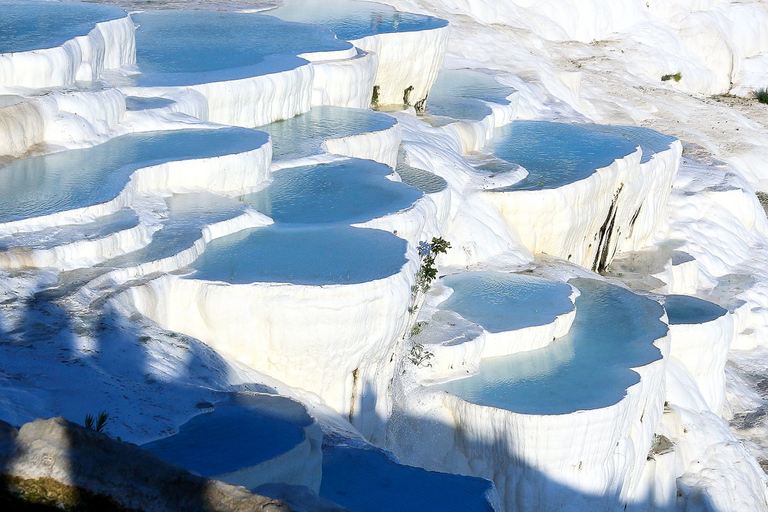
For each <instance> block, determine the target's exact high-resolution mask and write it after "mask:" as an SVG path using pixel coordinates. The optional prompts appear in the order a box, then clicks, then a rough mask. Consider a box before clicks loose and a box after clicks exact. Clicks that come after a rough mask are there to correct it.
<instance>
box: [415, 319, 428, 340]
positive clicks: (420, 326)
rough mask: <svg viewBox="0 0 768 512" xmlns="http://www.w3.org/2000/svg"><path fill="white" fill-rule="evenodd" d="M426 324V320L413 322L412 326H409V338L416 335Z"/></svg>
mask: <svg viewBox="0 0 768 512" xmlns="http://www.w3.org/2000/svg"><path fill="white" fill-rule="evenodd" d="M426 326H427V322H416V323H415V324H413V327H411V338H413V337H414V336H418V335H419V334H420V333H421V331H422V330H423V329H424V328H425V327H426Z"/></svg>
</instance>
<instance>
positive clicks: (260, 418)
mask: <svg viewBox="0 0 768 512" xmlns="http://www.w3.org/2000/svg"><path fill="white" fill-rule="evenodd" d="M311 422H312V418H311V417H310V416H309V415H308V414H307V413H306V411H305V410H304V408H303V407H301V406H300V405H298V404H297V403H296V402H294V401H292V400H289V399H287V398H284V397H280V396H275V395H246V394H239V395H235V396H233V397H231V398H230V400H229V401H226V402H220V403H217V404H216V409H215V410H214V411H213V412H210V413H206V414H200V415H198V416H195V417H194V418H192V419H191V420H189V421H188V422H187V423H185V424H184V425H182V426H181V428H179V433H178V434H175V435H172V436H168V437H165V438H163V439H159V440H157V441H153V442H151V443H147V444H144V445H142V446H141V447H142V448H143V449H144V450H148V451H150V452H152V453H154V454H155V455H157V456H159V457H160V458H161V459H163V460H165V461H166V462H170V463H171V464H175V465H177V466H179V467H182V468H184V469H187V470H190V471H194V472H196V473H199V474H200V475H202V476H204V477H212V476H215V475H221V474H224V473H229V472H232V471H235V470H237V469H241V468H244V467H249V466H253V465H256V464H259V463H261V462H264V461H266V460H269V459H272V458H274V457H277V456H278V455H281V454H283V453H285V452H287V451H289V450H291V449H293V448H294V447H295V446H296V445H298V444H299V443H301V442H302V441H303V440H304V438H305V435H304V430H303V429H302V427H304V426H306V425H309V424H310V423H311Z"/></svg>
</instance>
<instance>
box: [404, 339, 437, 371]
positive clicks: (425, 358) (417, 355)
mask: <svg viewBox="0 0 768 512" xmlns="http://www.w3.org/2000/svg"><path fill="white" fill-rule="evenodd" d="M433 357H434V354H433V353H432V352H430V351H429V350H427V349H425V348H424V345H422V344H421V343H419V342H418V341H414V342H413V345H412V346H411V354H410V355H409V356H408V359H410V360H411V362H412V363H413V364H415V365H416V366H432V363H430V362H429V360H430V359H432V358H433Z"/></svg>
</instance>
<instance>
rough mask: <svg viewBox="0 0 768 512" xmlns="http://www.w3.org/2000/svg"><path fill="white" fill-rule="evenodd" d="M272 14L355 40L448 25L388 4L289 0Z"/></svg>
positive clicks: (337, 0)
mask: <svg viewBox="0 0 768 512" xmlns="http://www.w3.org/2000/svg"><path fill="white" fill-rule="evenodd" d="M268 12H269V14H272V15H274V16H277V17H278V18H281V19H284V20H288V21H298V22H302V23H311V24H314V25H320V26H322V27H326V28H328V29H330V30H332V31H333V32H334V33H335V34H336V35H337V36H338V37H339V39H344V40H346V41H352V40H355V39H360V38H363V37H366V36H371V35H375V34H386V33H392V32H413V31H417V30H431V29H435V28H441V27H445V26H446V25H448V22H447V21H445V20H441V19H439V18H433V17H432V16H424V15H421V14H413V13H405V12H399V11H397V10H395V9H394V8H393V7H390V6H388V5H384V4H380V3H374V2H355V1H351V0H315V1H296V0H293V1H291V0H289V1H287V2H286V3H285V5H283V6H281V7H278V8H277V9H275V10H272V11H268Z"/></svg>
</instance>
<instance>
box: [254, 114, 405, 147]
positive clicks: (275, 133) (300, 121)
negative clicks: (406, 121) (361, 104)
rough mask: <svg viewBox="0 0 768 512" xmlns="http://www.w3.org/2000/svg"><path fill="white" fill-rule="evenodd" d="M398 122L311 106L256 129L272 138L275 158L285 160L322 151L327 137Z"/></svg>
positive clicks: (380, 116)
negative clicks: (302, 111) (299, 113)
mask: <svg viewBox="0 0 768 512" xmlns="http://www.w3.org/2000/svg"><path fill="white" fill-rule="evenodd" d="M395 124H397V121H396V120H395V118H393V117H390V116H388V115H386V114H382V113H380V112H374V111H372V110H367V109H360V108H341V107H312V110H310V111H309V112H307V113H306V114H302V115H300V116H296V117H292V118H290V119H285V120H282V121H277V122H274V123H271V124H268V125H265V126H261V127H260V128H259V129H260V130H264V131H265V132H267V133H269V135H270V136H271V137H272V154H273V158H274V159H275V160H287V159H292V158H299V157H303V156H310V155H316V154H318V153H321V152H322V148H321V145H322V143H323V141H324V140H326V139H340V138H342V137H349V136H350V135H358V134H361V133H369V132H378V131H382V130H386V129H388V128H391V127H393V126H394V125H395Z"/></svg>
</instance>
